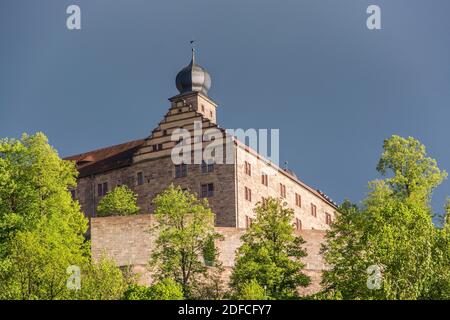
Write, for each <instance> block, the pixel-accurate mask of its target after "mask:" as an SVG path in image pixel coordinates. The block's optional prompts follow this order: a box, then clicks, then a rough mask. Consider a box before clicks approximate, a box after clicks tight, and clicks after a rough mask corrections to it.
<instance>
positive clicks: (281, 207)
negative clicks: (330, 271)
mask: <svg viewBox="0 0 450 320" xmlns="http://www.w3.org/2000/svg"><path fill="white" fill-rule="evenodd" d="M255 212H256V221H255V222H254V223H252V225H251V227H250V228H249V229H248V231H247V232H246V233H245V235H243V236H242V242H243V244H242V246H241V247H240V248H239V249H238V251H237V256H236V264H235V267H234V270H233V274H232V276H231V286H232V287H233V289H234V290H235V291H236V292H242V286H244V285H245V284H246V283H247V282H248V281H249V280H250V281H251V280H255V281H256V283H258V284H259V285H261V286H264V287H265V288H266V294H267V296H268V297H270V298H274V299H288V298H293V297H296V296H297V289H298V287H299V286H304V287H306V286H308V285H309V283H310V279H309V277H308V276H306V275H305V274H303V273H302V269H303V267H304V264H303V263H302V262H301V258H303V257H305V256H306V252H305V250H304V249H302V245H303V244H304V241H303V239H302V238H301V237H300V236H296V235H295V233H294V227H293V225H292V220H293V218H294V213H293V211H292V209H289V208H287V207H286V204H282V203H281V201H280V200H278V199H272V198H269V199H268V200H267V201H265V202H264V203H259V204H258V205H257V206H256V208H255Z"/></svg>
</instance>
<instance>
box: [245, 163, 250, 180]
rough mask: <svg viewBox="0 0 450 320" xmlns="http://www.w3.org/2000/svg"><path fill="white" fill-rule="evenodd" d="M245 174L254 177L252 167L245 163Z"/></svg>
mask: <svg viewBox="0 0 450 320" xmlns="http://www.w3.org/2000/svg"><path fill="white" fill-rule="evenodd" d="M245 174H248V175H249V176H251V175H252V165H251V164H250V163H248V162H247V161H245Z"/></svg>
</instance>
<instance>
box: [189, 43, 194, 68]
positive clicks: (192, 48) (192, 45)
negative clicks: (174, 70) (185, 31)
mask: <svg viewBox="0 0 450 320" xmlns="http://www.w3.org/2000/svg"><path fill="white" fill-rule="evenodd" d="M190 43H191V50H192V64H194V63H195V45H194V43H195V40H191V41H190Z"/></svg>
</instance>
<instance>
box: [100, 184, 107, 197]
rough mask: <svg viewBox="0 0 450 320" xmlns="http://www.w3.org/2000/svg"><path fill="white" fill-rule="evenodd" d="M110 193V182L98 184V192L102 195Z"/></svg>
mask: <svg viewBox="0 0 450 320" xmlns="http://www.w3.org/2000/svg"><path fill="white" fill-rule="evenodd" d="M107 193H108V182H104V183H99V184H98V185H97V194H98V196H99V197H102V196H104V195H106V194H107Z"/></svg>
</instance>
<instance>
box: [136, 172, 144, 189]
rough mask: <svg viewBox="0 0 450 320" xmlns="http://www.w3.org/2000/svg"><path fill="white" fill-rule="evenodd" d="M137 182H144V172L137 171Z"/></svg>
mask: <svg viewBox="0 0 450 320" xmlns="http://www.w3.org/2000/svg"><path fill="white" fill-rule="evenodd" d="M137 184H138V186H141V185H143V184H144V174H143V173H142V172H138V173H137Z"/></svg>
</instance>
